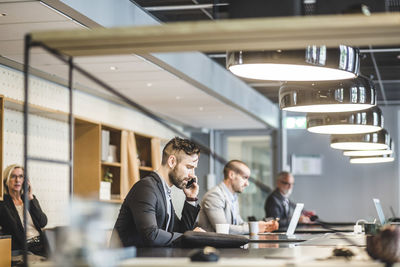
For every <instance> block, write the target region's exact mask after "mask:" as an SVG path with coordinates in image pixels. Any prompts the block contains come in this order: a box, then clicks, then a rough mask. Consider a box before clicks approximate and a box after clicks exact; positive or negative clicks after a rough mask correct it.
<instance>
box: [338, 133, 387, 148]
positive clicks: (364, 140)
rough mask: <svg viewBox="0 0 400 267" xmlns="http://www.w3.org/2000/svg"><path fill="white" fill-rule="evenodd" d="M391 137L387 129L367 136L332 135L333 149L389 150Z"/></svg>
mask: <svg viewBox="0 0 400 267" xmlns="http://www.w3.org/2000/svg"><path fill="white" fill-rule="evenodd" d="M389 145H390V136H389V134H388V132H387V131H386V130H385V129H382V130H380V131H379V132H375V133H367V134H339V135H336V134H334V135H331V147H332V148H335V149H341V150H376V149H387V148H388V147H389Z"/></svg>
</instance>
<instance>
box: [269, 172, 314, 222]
mask: <svg viewBox="0 0 400 267" xmlns="http://www.w3.org/2000/svg"><path fill="white" fill-rule="evenodd" d="M293 185H294V177H293V175H292V174H291V173H290V172H286V171H283V172H280V173H278V176H277V179H276V187H277V188H276V189H275V190H274V191H273V192H272V193H271V194H270V195H269V196H268V198H267V200H266V201H265V205H264V209H265V214H266V217H267V218H269V217H272V218H279V227H281V228H285V227H287V226H288V225H289V222H290V218H291V217H292V214H293V210H294V208H295V207H296V204H295V203H293V202H292V201H290V200H289V196H290V195H291V194H292V190H293ZM304 214H307V216H306V215H304ZM311 215H314V213H313V212H309V211H304V212H303V215H301V216H300V220H299V222H300V223H310V222H311V221H310V218H309V216H311Z"/></svg>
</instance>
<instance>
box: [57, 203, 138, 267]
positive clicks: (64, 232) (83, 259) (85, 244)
mask: <svg viewBox="0 0 400 267" xmlns="http://www.w3.org/2000/svg"><path fill="white" fill-rule="evenodd" d="M112 213H113V209H112V206H111V205H107V204H104V203H101V202H95V201H88V200H79V199H77V198H74V200H73V201H72V202H71V205H70V208H69V218H70V225H69V226H67V227H62V228H60V229H59V231H57V233H56V248H55V253H54V255H53V257H52V258H53V260H54V261H55V263H56V266H76V265H80V264H83V265H87V266H107V267H109V266H116V265H117V264H118V263H119V261H121V260H123V259H127V258H133V257H135V256H136V248H135V247H128V248H120V249H109V244H108V243H109V234H108V232H110V231H111V229H112V224H113V223H114V218H113V216H110V214H112Z"/></svg>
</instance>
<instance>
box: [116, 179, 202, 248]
mask: <svg viewBox="0 0 400 267" xmlns="http://www.w3.org/2000/svg"><path fill="white" fill-rule="evenodd" d="M171 206H172V205H171ZM199 211H200V206H199V205H197V206H196V207H194V206H192V205H190V204H189V203H187V202H185V204H184V207H183V210H182V218H181V219H180V220H179V218H178V217H177V216H176V214H175V210H174V207H173V206H172V214H173V216H172V219H171V222H170V224H169V227H168V230H167V231H166V230H164V229H165V226H166V224H167V217H168V214H167V203H166V198H165V193H164V188H163V184H162V181H161V178H160V177H159V176H158V174H157V173H155V172H152V173H150V174H149V175H148V176H146V177H144V178H142V179H140V180H139V181H138V182H137V183H136V184H135V185H134V186H133V187H132V188H131V190H130V191H129V193H128V195H127V196H126V198H125V200H124V202H123V203H122V206H121V209H120V211H119V215H118V218H117V221H116V223H115V226H114V230H113V236H112V240H115V239H116V233H118V235H119V238H120V240H121V242H122V245H123V246H125V247H127V246H137V247H161V246H170V245H172V244H173V242H174V241H175V240H176V239H177V238H178V237H180V236H181V235H182V234H181V233H183V232H185V231H187V230H192V229H193V228H194V224H195V221H196V217H197V214H198V213H199Z"/></svg>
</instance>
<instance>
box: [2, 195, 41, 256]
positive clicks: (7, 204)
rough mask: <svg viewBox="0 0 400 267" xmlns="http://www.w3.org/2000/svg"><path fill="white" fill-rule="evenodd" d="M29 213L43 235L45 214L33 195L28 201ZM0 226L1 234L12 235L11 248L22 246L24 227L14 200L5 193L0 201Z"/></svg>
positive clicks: (21, 247) (15, 248)
mask: <svg viewBox="0 0 400 267" xmlns="http://www.w3.org/2000/svg"><path fill="white" fill-rule="evenodd" d="M22 198H23V196H22ZM29 213H30V215H31V217H32V222H33V224H34V226H35V228H36V230H38V232H39V233H40V235H41V236H42V237H43V233H42V228H43V227H45V226H46V224H47V216H46V214H44V212H43V211H42V209H41V208H40V205H39V201H38V200H37V199H36V197H35V196H34V197H33V199H32V200H30V201H29ZM0 226H1V232H2V233H3V234H6V235H11V236H12V245H11V246H12V250H18V249H23V248H24V242H25V240H24V227H23V225H22V221H21V219H20V217H19V215H18V211H17V209H16V208H15V205H14V202H13V201H12V199H11V197H10V195H7V194H4V200H3V201H0ZM43 241H44V240H43Z"/></svg>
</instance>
